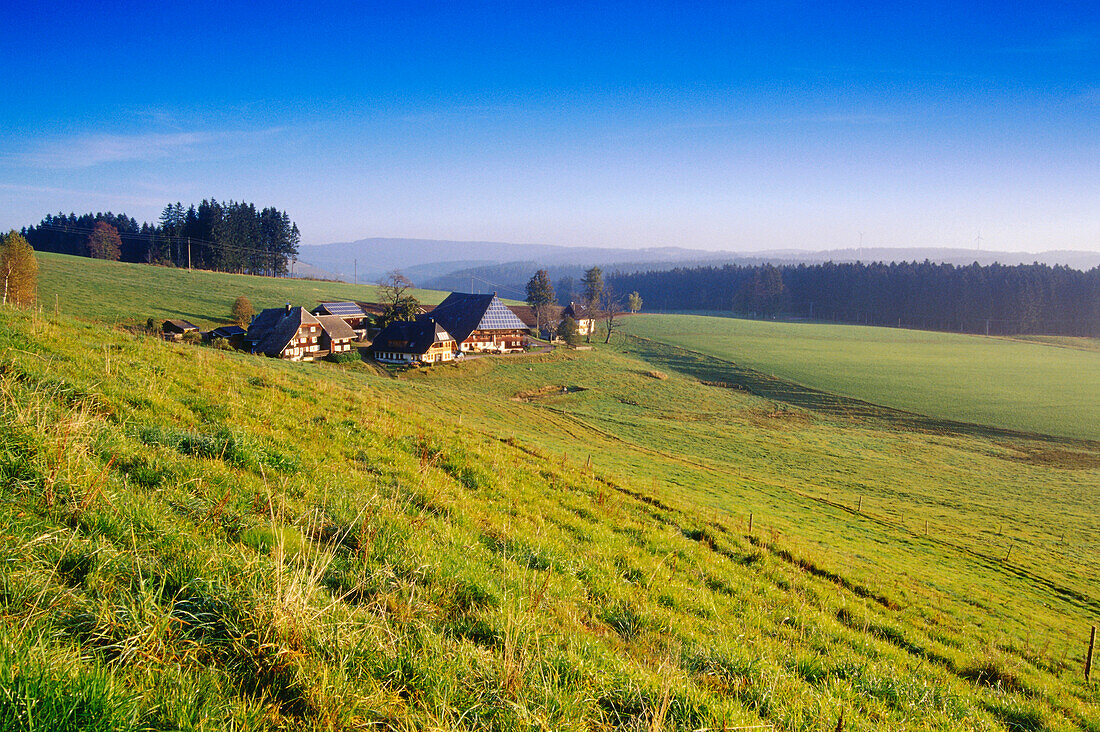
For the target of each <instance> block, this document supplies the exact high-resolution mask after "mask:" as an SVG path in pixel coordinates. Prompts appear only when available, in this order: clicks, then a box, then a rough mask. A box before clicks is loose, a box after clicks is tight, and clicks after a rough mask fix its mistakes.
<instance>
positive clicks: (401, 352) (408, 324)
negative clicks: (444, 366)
mask: <svg viewBox="0 0 1100 732" xmlns="http://www.w3.org/2000/svg"><path fill="white" fill-rule="evenodd" d="M456 349H457V344H456V343H455V339H454V338H452V337H451V334H450V333H448V332H447V331H446V330H445V329H444V328H443V326H441V325H440V324H439V323H437V322H436V321H435V319H434V318H432V317H429V316H424V317H421V318H420V319H418V320H413V321H409V320H397V321H394V322H392V323H390V324H389V325H387V326H386V327H385V328H383V329H382V332H381V333H379V334H378V336H377V337H375V339H374V343H373V344H372V345H371V350H372V351H373V352H374V358H375V360H377V361H383V362H385V363H413V362H420V363H439V362H442V361H450V360H452V359H453V358H454V354H455V350H456Z"/></svg>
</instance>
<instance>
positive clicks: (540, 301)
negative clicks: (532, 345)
mask: <svg viewBox="0 0 1100 732" xmlns="http://www.w3.org/2000/svg"><path fill="white" fill-rule="evenodd" d="M527 304H528V305H530V306H531V308H532V309H533V310H534V311H535V330H536V332H537V333H538V334H541V333H542V323H543V321H544V320H548V319H549V310H550V307H551V306H553V304H554V286H553V285H552V284H550V274H549V273H548V272H547V271H546V270H545V269H540V270H539V271H538V272H535V274H534V275H532V276H531V279H530V280H528V282H527ZM539 337H540V338H541V335H540V336H539Z"/></svg>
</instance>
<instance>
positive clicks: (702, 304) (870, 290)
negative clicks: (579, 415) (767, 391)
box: [609, 262, 1100, 337]
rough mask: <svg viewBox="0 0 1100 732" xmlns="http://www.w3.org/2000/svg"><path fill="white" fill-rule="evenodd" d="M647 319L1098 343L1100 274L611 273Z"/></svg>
mask: <svg viewBox="0 0 1100 732" xmlns="http://www.w3.org/2000/svg"><path fill="white" fill-rule="evenodd" d="M609 281H610V282H611V283H612V285H613V286H614V287H615V290H616V291H617V292H631V291H634V290H637V291H638V292H639V293H641V295H642V299H643V300H644V302H645V304H646V309H647V310H649V311H654V310H656V311H671V310H680V311H683V310H711V311H719V312H727V313H728V312H734V313H739V314H746V315H756V316H762V317H774V316H778V315H786V316H797V317H803V318H810V319H817V320H826V321H835V322H842V323H863V324H867V325H888V326H902V327H909V328H919V329H932V330H950V331H959V332H965V333H989V334H998V335H1009V334H1027V333H1046V334H1052V335H1073V336H1094V337H1095V336H1100V268H1094V269H1091V270H1088V271H1081V270H1077V269H1072V268H1069V267H1060V266H1059V267H1051V266H1048V265H1044V264H1031V265H1016V266H1003V265H998V264H994V265H988V266H982V265H978V264H972V265H969V266H965V267H958V266H955V265H951V264H932V263H930V262H923V263H916V262H902V263H890V264H884V263H875V264H859V263H856V264H835V263H826V264H817V265H805V264H803V265H798V266H781V267H775V266H772V265H763V266H740V265H725V266H721V267H696V268H692V269H683V268H681V269H674V270H671V271H650V272H642V273H635V274H623V273H614V274H612V275H611V276H610V277H609Z"/></svg>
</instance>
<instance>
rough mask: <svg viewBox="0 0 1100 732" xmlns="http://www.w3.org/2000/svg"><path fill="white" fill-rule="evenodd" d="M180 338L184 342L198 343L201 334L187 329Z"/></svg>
mask: <svg viewBox="0 0 1100 732" xmlns="http://www.w3.org/2000/svg"><path fill="white" fill-rule="evenodd" d="M182 340H183V342H184V343H198V342H199V341H201V340H202V334H200V333H198V332H197V331H193V330H189V331H187V332H186V333H184V334H183V338H182Z"/></svg>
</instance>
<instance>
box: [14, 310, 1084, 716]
mask: <svg viewBox="0 0 1100 732" xmlns="http://www.w3.org/2000/svg"><path fill="white" fill-rule="evenodd" d="M63 336H65V337H63ZM104 348H106V349H107V352H109V353H110V354H111V355H112V360H111V365H110V367H109V368H110V373H108V372H107V369H108V366H107V361H106V357H105V356H104V350H103V349H104ZM0 353H3V354H4V355H3V364H4V372H3V377H2V380H0V394H2V395H3V402H2V403H3V420H4V423H5V425H6V428H7V429H8V434H10V435H11V436H12V439H10V440H9V441H8V443H7V446H6V450H5V451H4V453H3V457H2V459H0V471H2V472H3V474H4V477H5V480H4V485H5V486H6V488H5V490H4V499H5V500H4V502H3V503H2V504H0V510H2V511H3V521H2V522H0V525H2V526H3V527H4V528H3V530H2V532H0V546H3V547H4V552H5V555H6V558H7V561H5V562H4V563H3V565H2V566H3V570H2V571H3V584H2V586H3V587H4V594H3V597H2V601H3V605H2V608H3V612H4V614H5V617H6V618H7V620H8V622H7V623H5V626H4V627H5V630H4V631H3V637H2V639H0V640H2V644H0V646H2V648H3V649H4V651H3V652H0V675H2V674H7V676H8V678H9V682H8V683H9V686H11V688H15V689H16V692H18V693H16V694H14V697H8V698H6V699H5V700H0V714H6V715H9V717H8V718H10V715H13V714H17V713H19V711H20V709H21V707H20V706H19V703H18V702H19V699H20V698H22V697H20V695H21V694H22V695H25V696H27V697H30V696H34V695H37V696H44V697H46V698H47V700H48V701H50V702H51V703H54V702H56V703H57V704H58V705H59V706H61V707H63V708H67V707H65V702H64V700H65V699H68V698H72V697H73V695H84V696H86V697H87V698H88V700H89V703H88V704H87V705H86V706H87V709H86V710H85V711H86V713H87V714H89V715H92V716H93V717H95V719H99V720H101V721H102V720H104V719H105V720H107V721H108V722H111V723H112V724H115V725H116V726H115V728H123V727H124V726H125V724H129V723H130V722H131V721H133V720H137V722H138V723H140V724H142V725H147V726H150V727H155V728H176V727H179V728H184V729H205V728H208V729H213V728H218V727H220V726H223V725H226V724H229V723H230V722H232V723H233V724H237V725H239V726H243V727H256V728H263V727H277V726H289V727H294V728H345V727H353V726H357V725H368V724H373V725H380V726H383V727H390V728H395V729H404V728H407V727H409V726H428V727H436V728H464V727H465V728H490V729H519V728H530V727H541V728H545V729H588V728H592V727H597V728H608V729H612V728H614V729H638V728H649V727H651V726H652V725H654V724H655V725H656V728H668V729H698V728H703V727H715V726H717V727H720V726H721V725H722V724H723V723H724V724H727V725H730V726H736V725H739V724H741V725H744V724H752V723H757V722H759V721H762V720H763V721H766V722H769V723H773V724H776V725H777V726H778V727H779V728H781V729H821V728H823V727H826V726H829V727H830V728H831V726H832V725H835V721H836V718H837V716H838V715H839V714H840V713H841V712H842V711H843V713H844V716H845V719H846V724H847V726H846V729H870V728H887V727H888V728H890V729H996V728H998V727H999V726H1000V725H1001V724H1002V723H1005V722H1011V723H1013V724H1019V725H1023V728H1025V729H1047V728H1050V729H1073V728H1080V727H1087V728H1092V729H1096V728H1100V708H1098V707H1097V706H1096V702H1097V701H1100V697H1098V696H1097V694H1096V692H1094V691H1093V690H1091V689H1086V688H1085V687H1083V686H1082V685H1081V684H1080V683H1079V681H1078V679H1077V677H1078V675H1079V671H1078V668H1079V667H1078V662H1079V657H1080V650H1081V645H1080V637H1079V631H1080V628H1081V627H1082V626H1081V621H1082V619H1083V617H1084V616H1085V615H1086V614H1087V613H1089V612H1091V611H1092V610H1091V606H1090V605H1089V604H1088V603H1089V601H1088V600H1087V599H1081V598H1080V597H1077V598H1071V597H1069V596H1067V595H1060V594H1059V593H1058V592H1057V591H1056V590H1052V589H1051V586H1050V584H1044V583H1042V582H1040V581H1037V580H1036V579H1035V577H1034V576H1032V573H1033V572H1034V571H1035V570H1038V569H1039V567H1036V566H1034V563H1035V557H1034V556H1032V555H1028V554H1024V553H1022V552H1021V553H1020V554H1017V556H1016V559H1015V561H1013V562H1008V563H1005V562H1001V561H998V560H993V559H990V558H981V557H977V556H974V555H972V554H970V553H968V552H966V551H959V550H958V549H956V548H953V547H951V546H949V545H945V544H941V543H937V541H935V540H928V539H924V538H923V537H921V536H920V535H919V533H918V532H915V531H906V530H904V528H903V527H899V526H895V525H891V524H890V523H884V521H883V520H885V519H889V518H891V517H890V516H889V508H888V503H887V501H886V500H878V501H876V502H875V503H874V504H873V505H868V504H870V503H871V501H870V500H868V501H867V502H865V505H864V513H865V515H858V514H855V513H853V512H851V511H849V510H845V509H844V508H841V507H834V506H832V505H830V504H829V503H827V502H825V501H820V500H815V499H814V498H813V497H803V496H801V495H800V494H799V493H800V492H804V493H807V494H811V493H813V492H814V491H815V490H821V491H823V492H825V491H827V495H822V496H820V497H821V498H825V499H827V500H829V501H834V502H835V503H837V504H845V503H848V502H849V500H850V498H851V493H852V491H853V490H855V489H856V488H855V487H854V486H853V482H854V481H856V480H858V481H868V478H867V477H866V476H862V475H860V474H862V473H863V472H864V470H865V469H867V470H873V471H874V475H878V474H886V475H890V476H893V477H894V478H900V477H901V475H902V471H903V469H905V468H907V467H908V468H915V467H917V466H920V465H923V470H925V471H932V474H933V475H935V476H936V477H937V479H938V480H940V481H942V482H943V483H945V484H949V487H950V488H951V492H950V493H949V494H946V495H944V494H942V491H941V490H932V489H930V488H929V489H927V490H926V491H925V494H924V495H923V496H921V497H918V498H917V499H915V500H916V502H917V503H918V504H919V503H921V502H924V501H927V502H928V503H929V504H930V506H929V507H928V509H927V511H926V515H934V514H935V511H936V510H939V509H938V508H937V507H941V508H943V509H944V510H946V508H945V507H950V506H952V504H955V503H959V502H962V501H964V500H966V496H965V490H966V488H967V487H969V486H971V485H972V484H973V480H974V478H975V477H977V476H979V475H980V476H981V477H982V479H983V480H986V481H989V482H990V484H991V485H992V486H993V487H991V488H990V489H989V491H990V492H991V493H998V492H1000V491H998V488H1000V487H1005V486H1013V485H1017V483H1018V484H1019V485H1023V484H1024V483H1025V482H1026V481H1028V480H1036V479H1039V482H1040V483H1046V482H1049V484H1050V487H1049V494H1048V495H1046V496H1045V497H1046V499H1047V500H1048V501H1051V502H1053V501H1057V500H1059V497H1063V498H1064V497H1065V495H1066V494H1067V493H1070V492H1075V491H1077V492H1080V491H1086V492H1087V491H1088V490H1090V488H1089V486H1091V490H1092V491H1093V492H1095V489H1096V486H1097V484H1098V481H1097V480H1096V477H1097V471H1096V469H1092V470H1088V471H1085V470H1076V471H1067V470H1055V469H1051V468H1049V467H1046V468H1044V467H1041V466H1038V467H1037V466H1033V465H1029V464H1018V463H1016V462H1013V461H1011V460H1005V459H1004V456H998V455H981V454H980V453H979V451H980V450H982V449H985V450H990V449H995V447H994V446H989V445H986V444H984V443H982V442H975V441H973V440H972V438H950V437H945V436H942V435H918V434H906V433H895V432H893V431H892V430H890V429H888V428H876V426H875V425H873V424H870V425H845V424H842V423H834V422H831V421H829V420H821V419H819V418H816V417H814V416H813V415H806V414H801V413H798V414H785V413H781V412H776V409H775V406H774V405H772V404H769V403H766V402H763V401H762V400H758V399H756V398H753V397H749V396H745V395H742V394H739V393H737V392H735V391H732V390H723V389H715V388H714V387H705V386H702V385H700V384H698V383H697V382H695V381H694V380H692V379H688V378H683V377H680V376H678V375H671V376H669V377H668V378H665V379H660V378H654V377H651V376H648V375H647V372H646V366H647V364H645V363H644V362H641V361H638V360H637V359H636V358H635V357H634V356H632V355H631V354H629V353H620V354H615V353H611V352H606V351H605V352H596V353H590V354H582V355H577V356H573V355H567V354H553V355H550V356H544V357H537V358H533V359H528V360H518V359H516V360H495V359H486V360H481V361H473V362H470V363H468V364H463V365H458V366H454V367H447V368H446V369H441V370H439V371H435V372H432V373H427V374H419V375H416V376H413V377H410V378H405V379H399V380H393V379H387V378H385V377H381V376H379V375H377V373H376V372H373V371H371V370H369V369H366V368H365V367H360V366H352V367H349V368H341V367H334V366H331V365H329V364H312V365H302V364H287V363H280V362H274V361H270V360H266V359H260V358H254V357H248V356H244V355H236V354H226V353H223V352H217V351H212V350H209V349H204V348H199V347H186V346H181V345H174V344H166V343H162V342H159V341H155V340H152V339H148V338H145V337H141V336H131V335H127V334H125V333H119V332H114V333H112V332H107V331H104V330H103V329H102V327H101V326H91V325H89V326H77V327H76V328H75V330H74V329H73V328H72V325H71V324H70V323H66V324H65V325H64V326H62V325H61V324H53V323H49V322H45V321H41V320H39V321H37V322H35V321H33V320H31V319H30V318H28V317H27V316H24V315H18V314H11V313H4V314H2V315H0ZM566 379H568V383H569V384H572V385H575V386H589V387H591V388H589V389H588V390H587V391H574V392H571V393H570V394H567V395H555V396H550V397H547V398H545V399H536V400H535V401H533V402H531V403H525V402H522V401H513V400H512V399H511V398H510V396H511V394H512V392H511V390H512V389H513V388H516V389H518V390H519V391H531V390H533V388H534V387H536V386H545V385H547V384H550V385H557V384H558V383H560V382H563V381H565V380H566ZM478 385H482V386H481V387H479V386H478ZM482 387H484V388H482ZM712 392H716V393H712ZM631 402H634V403H633V404H632V403H631ZM616 404H617V405H619V406H618V407H615V406H614V405H616ZM643 408H644V409H645V412H652V413H651V414H648V415H647V414H645V413H644V412H643V411H642V409H643ZM452 415H454V416H452ZM706 423H712V424H714V423H717V424H718V425H719V426H721V427H723V428H724V430H725V431H726V432H727V436H726V437H725V438H721V439H717V440H715V439H713V438H711V439H710V440H708V444H709V447H707V448H706V449H704V448H703V447H702V446H701V445H696V446H695V447H694V448H692V449H687V448H688V446H690V445H691V444H692V443H694V442H697V441H698V440H700V439H701V437H702V436H703V434H704V431H703V428H702V425H703V424H706ZM706 431H709V428H708V429H707V430H706ZM902 445H904V446H905V450H904V452H905V454H907V455H908V456H909V457H901V456H899V453H900V452H901V450H899V447H900V446H902ZM590 451H591V452H592V453H593V457H592V467H591V468H588V467H586V464H587V462H588V454H589V452H590ZM804 452H805V454H803V453H804ZM829 453H835V454H837V455H838V456H840V457H841V460H839V461H835V460H834V461H832V462H833V463H834V464H833V465H832V468H831V469H832V471H833V472H834V473H835V475H829V476H825V475H817V476H816V482H815V484H814V485H811V484H808V483H807V482H804V478H805V472H806V471H811V470H812V468H811V467H810V465H812V464H814V463H818V462H822V463H823V464H824V465H826V466H828V465H829V464H830V462H831V461H829V460H826V459H824V458H823V456H825V455H827V454H829ZM861 453H866V454H867V457H861ZM789 460H790V461H794V462H791V463H788V461H789ZM941 460H946V461H947V463H946V464H945V465H942V466H941V465H940V461H941ZM799 461H805V462H806V463H807V465H801V464H799ZM731 463H736V464H737V465H739V466H740V468H739V469H738V471H737V472H735V471H734V470H733V469H731ZM845 474H847V475H848V476H849V477H848V480H847V481H845V480H844V479H843V478H842V476H843V475H845ZM799 476H801V477H799ZM908 480H910V481H912V482H913V483H922V482H923V481H924V479H923V477H921V476H910V477H909V478H908ZM882 488H883V493H882V494H879V496H878V497H879V498H880V499H881V498H885V497H888V496H891V495H893V493H889V492H887V490H888V489H898V488H900V487H899V486H892V485H884V486H882ZM860 489H862V486H860ZM987 499H988V497H987V498H986V499H982V500H987ZM1015 499H1016V496H1015V495H1013V500H1011V501H1009V500H1006V501H1004V508H1003V510H1005V511H1008V512H1011V511H1014V510H1021V511H1026V510H1027V502H1028V501H1030V500H1032V499H1031V498H1030V497H1027V498H1021V499H1020V500H1021V501H1022V503H1021V504H1020V505H1016V503H1015ZM1090 499H1091V500H1094V498H1092V497H1091V496H1090V495H1084V496H1079V500H1081V501H1085V502H1087V501H1089V500H1090ZM1054 508H1055V507H1052V510H1054ZM746 509H754V510H755V511H756V521H757V523H756V526H755V528H754V538H753V539H751V540H750V538H749V537H747V536H746V535H745V527H744V525H743V521H742V520H741V519H742V517H743V516H744V513H745V511H746ZM997 510H1002V509H997ZM1057 510H1064V511H1065V512H1066V513H1068V514H1074V513H1076V511H1075V508H1074V506H1073V505H1072V504H1065V505H1061V504H1059V505H1058V506H1057ZM894 518H896V517H894ZM907 518H916V517H914V516H910V517H907ZM972 519H973V514H969V515H968V514H967V513H966V511H965V510H964V509H962V508H957V509H956V513H954V514H951V515H945V516H943V517H942V518H941V519H940V521H941V522H942V523H940V524H937V526H936V527H935V529H934V536H933V539H937V538H950V539H952V540H959V541H962V539H961V538H960V537H959V536H958V535H957V534H956V532H962V531H965V529H966V527H967V524H968V521H970V520H972ZM1033 529H1034V527H1028V530H1033ZM1094 538H1095V537H1094V532H1091V533H1089V534H1087V536H1084V537H1083V536H1072V537H1067V541H1069V542H1071V544H1072V545H1071V546H1070V547H1067V548H1066V549H1065V553H1066V554H1067V555H1069V554H1082V553H1084V552H1082V549H1083V548H1084V547H1083V546H1082V545H1081V544H1080V542H1082V541H1086V540H1087V541H1092V540H1094ZM1056 579H1057V578H1056ZM1082 581H1083V582H1087V578H1085V579H1084V580H1082ZM1051 584H1054V585H1058V583H1057V582H1053V583H1051ZM978 588H980V589H978ZM1079 589H1081V590H1082V591H1083V592H1087V593H1089V594H1090V596H1091V595H1094V594H1095V593H1094V592H1093V589H1094V588H1092V587H1091V586H1085V587H1082V588H1079ZM1082 604H1084V605H1085V606H1084V607H1083V606H1082ZM5 654H6V655H5ZM5 658H7V659H8V660H7V662H6V664H5V661H4V659H5ZM15 658H20V659H30V660H29V661H20V662H17V663H16V665H15V666H13V665H12V663H13V660H12V659H15ZM15 668H19V669H20V671H19V673H18V674H17V675H14V676H13V673H14V669H15ZM180 689H183V690H184V691H183V692H181V691H180ZM12 698H14V699H15V702H14V703H13V702H12V701H11V699H12ZM234 720H235V721H234ZM104 728H112V727H110V725H106V724H105V725H104Z"/></svg>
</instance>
